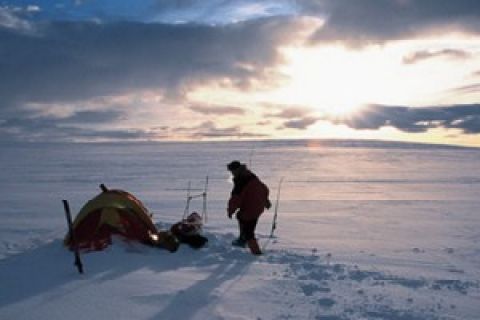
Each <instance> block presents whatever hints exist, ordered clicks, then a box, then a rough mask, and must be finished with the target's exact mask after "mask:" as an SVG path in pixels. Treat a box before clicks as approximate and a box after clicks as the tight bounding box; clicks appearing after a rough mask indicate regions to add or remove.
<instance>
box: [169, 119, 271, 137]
mask: <svg viewBox="0 0 480 320" xmlns="http://www.w3.org/2000/svg"><path fill="white" fill-rule="evenodd" d="M173 131H174V132H176V133H177V134H179V135H181V136H182V137H184V138H188V139H194V140H197V139H203V138H261V137H268V135H265V134H259V133H252V132H245V131H243V130H242V129H241V128H240V127H239V126H232V127H226V128H219V127H217V125H215V123H213V122H212V121H205V122H203V123H201V124H200V125H198V126H194V127H180V128H175V129H173Z"/></svg>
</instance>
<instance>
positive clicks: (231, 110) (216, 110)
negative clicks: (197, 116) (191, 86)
mask: <svg viewBox="0 0 480 320" xmlns="http://www.w3.org/2000/svg"><path fill="white" fill-rule="evenodd" d="M190 110H192V111H195V112H198V113H201V114H204V115H212V114H213V115H243V114H245V110H243V109H242V108H238V107H226V106H214V105H193V106H190Z"/></svg>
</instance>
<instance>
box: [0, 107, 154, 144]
mask: <svg viewBox="0 0 480 320" xmlns="http://www.w3.org/2000/svg"><path fill="white" fill-rule="evenodd" d="M116 117H117V115H116V113H115V112H114V113H112V114H109V113H106V112H101V113H100V114H97V115H95V114H94V113H90V112H80V113H78V114H75V115H73V116H71V117H67V118H64V119H59V118H55V117H35V118H27V117H24V118H12V119H8V120H4V121H2V122H0V133H1V136H2V138H1V140H3V141H10V142H12V141H35V142H52V141H54V142H61V141H104V140H113V141H117V140H149V139H159V138H161V137H160V136H159V134H158V132H157V131H156V130H138V129H123V130H122V129H116V130H110V129H92V128H86V127H82V126H80V125H85V124H87V126H88V125H89V124H92V123H93V124H97V125H98V124H101V123H102V124H107V123H110V121H111V120H112V119H113V118H116Z"/></svg>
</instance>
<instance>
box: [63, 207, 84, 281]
mask: <svg viewBox="0 0 480 320" xmlns="http://www.w3.org/2000/svg"><path fill="white" fill-rule="evenodd" d="M62 202H63V207H64V209H65V216H66V218H67V224H68V232H69V233H70V237H71V239H72V243H73V250H74V254H75V262H74V265H75V266H76V267H77V269H78V272H79V273H83V264H82V261H81V260H80V252H79V250H78V245H77V241H76V239H75V235H74V232H73V225H72V215H71V214H70V206H69V205H68V201H67V200H62Z"/></svg>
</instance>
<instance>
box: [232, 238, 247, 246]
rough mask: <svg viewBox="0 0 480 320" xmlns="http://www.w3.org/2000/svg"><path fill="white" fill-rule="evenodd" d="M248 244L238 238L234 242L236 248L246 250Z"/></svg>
mask: <svg viewBox="0 0 480 320" xmlns="http://www.w3.org/2000/svg"><path fill="white" fill-rule="evenodd" d="M246 244H247V242H246V241H245V240H243V239H242V237H238V238H237V239H235V240H233V241H232V246H235V247H242V248H245V246H246Z"/></svg>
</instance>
